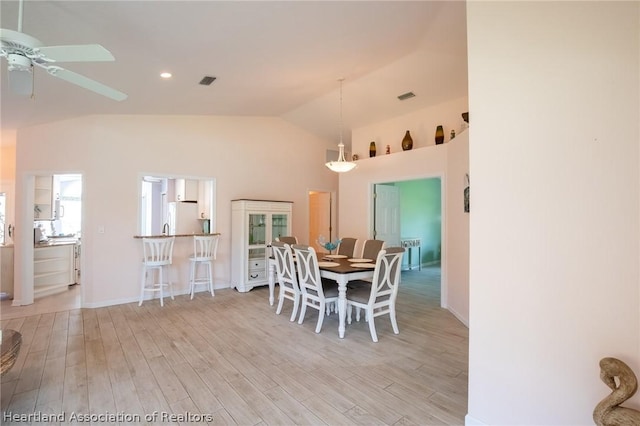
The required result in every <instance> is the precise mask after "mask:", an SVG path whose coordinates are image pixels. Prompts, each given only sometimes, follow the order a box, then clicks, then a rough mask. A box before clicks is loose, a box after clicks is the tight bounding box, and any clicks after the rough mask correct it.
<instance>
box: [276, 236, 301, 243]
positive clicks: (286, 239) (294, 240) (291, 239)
mask: <svg viewBox="0 0 640 426" xmlns="http://www.w3.org/2000/svg"><path fill="white" fill-rule="evenodd" d="M276 241H280V242H282V243H285V244H289V245H293V244H298V237H292V236H285V237H277V238H276Z"/></svg>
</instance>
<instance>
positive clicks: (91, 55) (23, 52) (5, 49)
mask: <svg viewBox="0 0 640 426" xmlns="http://www.w3.org/2000/svg"><path fill="white" fill-rule="evenodd" d="M22 11H23V0H20V2H19V9H18V31H13V30H8V29H4V28H0V57H5V58H7V62H8V67H7V71H8V73H7V75H8V76H9V88H10V89H11V91H13V92H15V93H17V94H20V95H27V96H29V95H32V94H33V67H34V66H36V67H40V68H43V69H45V70H46V71H47V73H49V74H50V75H52V76H54V77H57V78H60V79H62V80H65V81H68V82H69V83H72V84H75V85H77V86H80V87H83V88H85V89H88V90H91V91H92V92H95V93H98V94H100V95H103V96H106V97H108V98H111V99H113V100H116V101H123V100H125V99H126V98H127V95H126V94H124V93H122V92H120V91H118V90H116V89H113V88H111V87H109V86H105V85H104V84H102V83H99V82H97V81H95V80H92V79H90V78H88V77H85V76H83V75H80V74H78V73H75V72H73V71H69V70H67V69H64V68H62V67H59V66H57V65H54V64H56V63H58V62H104V61H114V60H115V58H114V57H113V55H112V54H111V52H109V51H108V50H107V49H105V48H104V47H102V46H100V45H99V44H79V45H68V46H44V45H43V44H42V42H40V40H38V39H36V38H35V37H32V36H30V35H28V34H25V33H23V32H22Z"/></svg>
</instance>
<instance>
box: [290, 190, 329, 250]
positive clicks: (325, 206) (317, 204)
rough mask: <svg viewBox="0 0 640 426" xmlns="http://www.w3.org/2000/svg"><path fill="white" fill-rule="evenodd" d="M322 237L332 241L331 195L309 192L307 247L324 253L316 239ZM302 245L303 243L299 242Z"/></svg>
mask: <svg viewBox="0 0 640 426" xmlns="http://www.w3.org/2000/svg"><path fill="white" fill-rule="evenodd" d="M321 235H322V236H323V237H324V238H325V240H326V241H333V240H334V239H335V238H334V237H335V236H334V235H333V234H332V225H331V193H330V192H319V191H309V241H308V243H309V245H310V246H312V247H313V248H314V249H316V251H322V252H323V251H325V249H324V248H322V247H320V245H319V244H318V238H319V237H320V236H321ZM299 242H300V243H304V242H303V241H299Z"/></svg>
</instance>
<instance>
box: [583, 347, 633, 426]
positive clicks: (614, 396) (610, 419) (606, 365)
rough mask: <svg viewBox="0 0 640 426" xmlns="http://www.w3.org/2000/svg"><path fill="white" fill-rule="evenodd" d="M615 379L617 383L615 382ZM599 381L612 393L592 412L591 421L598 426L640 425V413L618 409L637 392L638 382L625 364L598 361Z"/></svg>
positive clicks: (627, 409) (614, 359) (613, 359)
mask: <svg viewBox="0 0 640 426" xmlns="http://www.w3.org/2000/svg"><path fill="white" fill-rule="evenodd" d="M616 378H617V381H616ZM600 379H601V380H602V381H603V382H604V383H605V384H606V385H607V386H609V387H610V388H611V390H612V391H613V392H611V394H610V395H609V396H607V397H606V398H604V399H603V400H602V401H600V403H599V404H598V405H596V408H595V409H594V410H593V420H594V421H595V422H596V425H598V426H614V425H617V426H622V425H640V411H638V410H634V409H632V408H625V407H620V404H622V403H623V402H624V401H626V400H627V399H629V398H631V397H632V396H633V394H635V393H636V390H638V380H637V378H636V375H635V374H633V370H631V368H629V366H628V365H627V364H625V363H624V362H622V361H620V360H619V359H616V358H602V359H601V360H600Z"/></svg>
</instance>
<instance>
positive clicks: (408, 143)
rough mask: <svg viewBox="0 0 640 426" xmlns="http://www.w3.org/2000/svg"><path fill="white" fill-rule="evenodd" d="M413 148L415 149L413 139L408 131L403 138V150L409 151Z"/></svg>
mask: <svg viewBox="0 0 640 426" xmlns="http://www.w3.org/2000/svg"><path fill="white" fill-rule="evenodd" d="M411 148H413V139H412V138H411V133H409V131H408V130H407V132H406V133H405V134H404V138H402V150H403V151H409V150H410V149H411Z"/></svg>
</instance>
